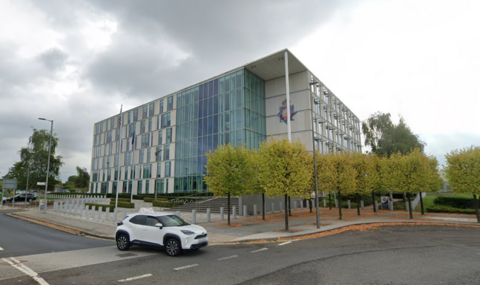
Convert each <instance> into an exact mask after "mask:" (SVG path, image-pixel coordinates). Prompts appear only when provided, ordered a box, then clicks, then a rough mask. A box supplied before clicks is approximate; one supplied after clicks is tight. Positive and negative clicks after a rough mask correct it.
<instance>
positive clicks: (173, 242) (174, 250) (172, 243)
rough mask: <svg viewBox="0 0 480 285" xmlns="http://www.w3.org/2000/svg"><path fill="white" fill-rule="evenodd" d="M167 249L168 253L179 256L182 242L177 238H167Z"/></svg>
mask: <svg viewBox="0 0 480 285" xmlns="http://www.w3.org/2000/svg"><path fill="white" fill-rule="evenodd" d="M165 250H166V252H167V254H168V255H170V256H177V255H179V254H180V252H181V249H180V243H179V242H178V240H177V239H174V238H170V239H168V240H167V244H166V246H165Z"/></svg>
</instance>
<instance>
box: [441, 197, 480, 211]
mask: <svg viewBox="0 0 480 285" xmlns="http://www.w3.org/2000/svg"><path fill="white" fill-rule="evenodd" d="M433 203H434V204H435V205H438V206H448V207H452V208H459V209H474V208H475V206H474V204H473V199H469V198H461V197H444V196H439V197H437V198H435V200H434V201H433Z"/></svg>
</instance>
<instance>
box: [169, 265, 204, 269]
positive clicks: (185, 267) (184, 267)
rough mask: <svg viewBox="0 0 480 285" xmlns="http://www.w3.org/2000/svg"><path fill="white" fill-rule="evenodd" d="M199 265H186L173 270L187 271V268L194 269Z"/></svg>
mask: <svg viewBox="0 0 480 285" xmlns="http://www.w3.org/2000/svg"><path fill="white" fill-rule="evenodd" d="M198 265H199V264H190V265H187V266H182V267H177V268H174V269H175V270H182V269H187V268H191V267H195V266H198Z"/></svg>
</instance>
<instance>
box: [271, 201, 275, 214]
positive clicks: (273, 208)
mask: <svg viewBox="0 0 480 285" xmlns="http://www.w3.org/2000/svg"><path fill="white" fill-rule="evenodd" d="M272 214H275V203H272Z"/></svg>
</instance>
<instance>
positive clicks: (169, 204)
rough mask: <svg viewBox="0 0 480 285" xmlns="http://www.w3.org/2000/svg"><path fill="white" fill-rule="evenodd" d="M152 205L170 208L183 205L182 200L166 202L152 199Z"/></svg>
mask: <svg viewBox="0 0 480 285" xmlns="http://www.w3.org/2000/svg"><path fill="white" fill-rule="evenodd" d="M152 205H153V206H155V207H163V208H172V207H176V206H180V205H183V202H167V201H158V200H157V201H153V202H152Z"/></svg>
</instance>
